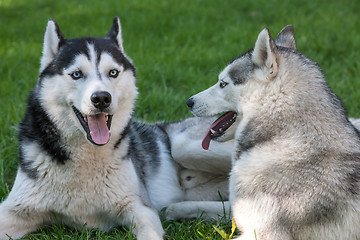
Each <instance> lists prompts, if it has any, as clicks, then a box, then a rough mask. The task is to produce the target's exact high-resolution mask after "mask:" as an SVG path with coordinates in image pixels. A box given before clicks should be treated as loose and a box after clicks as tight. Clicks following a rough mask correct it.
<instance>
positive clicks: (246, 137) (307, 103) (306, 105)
mask: <svg viewBox="0 0 360 240" xmlns="http://www.w3.org/2000/svg"><path fill="white" fill-rule="evenodd" d="M289 54H292V53H289V51H282V53H281V54H280V53H279V55H278V62H279V73H278V75H277V77H275V79H273V80H271V81H270V82H266V83H264V82H259V83H256V84H255V83H254V84H252V85H251V86H250V87H252V88H254V89H251V90H250V89H247V91H246V92H248V93H249V96H244V97H242V98H241V100H240V104H239V106H242V107H241V110H239V111H241V112H242V113H243V120H242V123H241V124H240V126H239V129H238V131H237V139H240V140H239V143H238V144H239V147H238V148H240V149H238V152H239V153H240V152H241V151H246V150H248V148H251V147H253V146H254V145H255V144H257V143H263V142H265V141H270V140H273V139H274V138H277V139H280V138H283V139H287V140H288V139H291V138H292V136H294V134H295V135H300V136H297V138H296V139H302V141H303V142H302V144H313V145H315V146H318V148H319V149H326V148H328V143H329V141H330V140H331V142H333V141H334V140H335V139H336V142H339V149H342V148H345V147H350V148H351V147H354V146H357V144H358V142H355V143H349V142H346V143H345V142H344V141H343V139H346V137H345V135H349V134H351V135H354V136H357V132H356V130H355V129H354V128H353V127H352V125H350V124H349V122H348V119H347V117H346V114H345V109H344V108H343V106H342V104H341V102H340V100H338V98H337V97H336V96H335V94H334V93H332V92H331V90H330V89H329V87H328V86H327V84H326V82H325V80H324V77H323V75H322V73H321V71H320V70H319V69H318V67H317V66H316V64H315V63H313V67H312V69H309V67H308V66H309V65H307V69H302V67H303V66H301V65H299V64H295V63H296V62H301V61H310V60H308V59H306V58H305V57H304V56H302V55H300V54H296V58H301V59H300V61H298V60H297V61H295V60H291V58H288V55H289ZM285 58H288V59H286V61H287V63H288V64H293V66H287V68H285V67H282V65H281V61H285ZM289 68H290V69H291V70H292V71H294V70H295V71H296V73H292V74H291V76H297V78H296V79H293V78H289V76H290V74H289V72H288V69H289ZM280 76H281V78H280ZM270 84H271V85H272V86H271V87H270ZM305 95H311V96H313V97H311V98H309V97H306V96H305ZM270 99H271V101H269V100H270ZM317 106H318V107H317ZM309 111H311V113H310V114H309ZM334 118H337V119H334ZM339 118H341V119H339ZM339 123H342V124H343V125H344V126H342V127H339ZM324 127H325V128H327V129H332V133H331V134H330V135H329V134H327V135H324V134H323V133H324V132H328V130H327V131H325V130H323V129H322V128H324ZM338 129H342V131H338ZM343 129H347V131H343ZM314 132H315V133H317V134H314ZM356 139H358V138H356ZM298 144H299V142H297V144H294V146H295V147H299V145H298ZM332 146H333V144H332ZM328 150H329V149H328Z"/></svg>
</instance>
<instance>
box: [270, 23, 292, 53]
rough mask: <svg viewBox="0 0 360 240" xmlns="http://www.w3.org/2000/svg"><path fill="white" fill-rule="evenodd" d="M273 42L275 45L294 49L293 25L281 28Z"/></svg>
mask: <svg viewBox="0 0 360 240" xmlns="http://www.w3.org/2000/svg"><path fill="white" fill-rule="evenodd" d="M275 44H276V45H277V46H281V47H286V48H291V49H294V50H296V42H295V36H294V27H293V26H291V25H288V26H286V27H284V28H283V30H281V31H280V33H279V34H278V35H277V36H276V38H275Z"/></svg>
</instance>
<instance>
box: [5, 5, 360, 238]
mask: <svg viewBox="0 0 360 240" xmlns="http://www.w3.org/2000/svg"><path fill="white" fill-rule="evenodd" d="M359 12H360V3H359V2H358V1H353V0H324V1H302V0H293V1H283V0H276V1H271V0H259V1H253V0H241V1H239V0H223V1H216V0H199V1H197V0H182V1H167V0H146V1H143V0H131V1H125V0H116V1H115V0H107V1H98V0H89V1H86V2H85V1H80V0H77V1H49V0H0V60H1V61H0V109H1V113H0V199H3V198H5V196H6V195H7V194H8V192H9V189H11V185H12V183H13V181H14V177H15V173H16V169H17V162H18V146H17V133H16V130H15V127H16V126H17V124H18V123H19V122H20V121H21V118H22V116H23V114H24V110H25V102H26V98H27V95H28V92H29V90H30V89H31V88H32V86H34V84H35V82H36V79H37V75H38V68H39V62H40V56H41V51H42V41H43V33H44V30H45V26H46V23H47V20H48V19H49V18H53V19H55V20H57V22H58V24H59V25H60V28H61V30H62V32H63V33H64V35H65V36H66V37H68V38H73V37H80V36H89V35H91V36H104V35H105V34H106V33H107V31H108V30H109V29H110V26H111V23H112V18H113V17H114V16H119V17H120V19H121V23H122V28H123V38H124V44H125V50H126V52H127V54H128V55H129V56H130V57H131V58H132V59H133V61H134V63H135V65H136V67H137V71H138V88H139V91H140V96H139V99H138V101H137V107H136V117H137V118H139V119H142V120H144V121H147V122H155V121H172V120H178V119H181V118H184V117H188V116H191V115H190V113H189V111H188V109H187V107H186V105H185V101H186V99H187V98H188V97H189V96H191V95H192V94H194V93H196V92H198V91H200V90H203V89H205V88H206V87H208V86H210V85H212V84H214V83H215V81H216V79H217V74H218V73H219V72H220V70H221V69H222V68H223V67H225V65H226V64H227V62H229V61H230V60H232V59H233V58H235V57H236V56H238V55H239V54H240V53H242V52H244V51H246V50H248V49H250V48H252V47H253V44H254V42H255V40H256V37H257V34H258V33H259V32H260V30H261V29H262V28H264V27H268V28H269V29H270V31H271V33H272V35H273V36H274V37H275V36H276V34H277V33H278V32H279V31H280V30H281V29H282V28H283V27H284V26H285V25H287V24H292V25H294V27H295V34H296V39H297V48H298V50H300V51H301V52H303V53H304V54H305V55H307V56H308V57H310V58H311V59H313V60H314V61H316V62H318V63H319V64H320V66H321V67H322V69H323V71H324V73H325V75H326V77H327V80H328V82H329V84H330V86H331V88H332V89H333V90H334V92H335V93H336V94H337V95H338V96H339V97H340V98H341V99H342V101H343V103H344V105H345V106H346V108H347V109H348V112H349V115H350V116H352V117H360V112H359V110H360V91H359V90H358V89H359V88H360V79H359V76H360V62H359V61H358V59H360V51H359V48H360V47H359V43H360V33H359V31H358V29H359V28H358V24H359V22H360V21H359V20H360V19H359V18H360V17H359V16H360V15H359ZM163 224H164V228H165V230H166V232H167V235H166V238H167V239H203V237H202V236H201V235H200V234H199V233H198V231H199V232H201V233H202V234H203V235H205V237H207V238H208V239H221V238H220V236H219V235H218V234H217V233H216V232H215V230H213V229H212V226H211V224H207V223H204V222H202V221H190V222H189V221H184V222H174V221H163ZM215 224H217V225H218V226H219V227H221V228H222V227H223V228H225V229H227V230H229V225H228V222H227V221H226V220H225V221H222V222H219V223H215ZM27 238H30V239H54V238H56V239H94V238H98V239H118V238H123V239H131V238H132V236H131V233H129V231H127V230H125V229H122V228H118V229H115V231H114V232H111V233H109V234H105V233H102V232H100V231H98V230H93V231H86V230H84V231H74V230H71V229H67V228H64V227H62V226H50V227H48V228H45V229H44V230H42V231H39V232H38V233H35V234H31V235H29V236H28V237H27Z"/></svg>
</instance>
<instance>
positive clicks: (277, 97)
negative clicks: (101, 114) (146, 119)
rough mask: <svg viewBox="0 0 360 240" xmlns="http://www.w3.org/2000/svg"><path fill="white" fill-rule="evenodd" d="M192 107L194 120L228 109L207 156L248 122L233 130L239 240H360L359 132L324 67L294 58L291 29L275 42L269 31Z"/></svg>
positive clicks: (193, 99)
mask: <svg viewBox="0 0 360 240" xmlns="http://www.w3.org/2000/svg"><path fill="white" fill-rule="evenodd" d="M187 104H188V105H189V107H190V108H191V110H192V112H193V113H194V115H196V116H213V115H215V114H219V113H222V112H224V111H227V113H226V114H225V115H223V116H222V117H221V118H220V119H219V120H218V121H217V123H218V124H214V125H213V126H212V130H210V131H209V134H208V135H207V137H206V138H205V139H204V142H203V143H204V144H203V146H204V147H205V148H206V147H208V145H209V142H210V140H211V139H216V137H217V136H218V135H221V132H223V131H225V130H226V128H227V127H228V126H230V125H231V122H230V123H229V122H228V121H227V120H230V119H232V118H233V117H234V116H236V115H239V116H241V117H242V118H241V121H236V122H237V123H236V126H235V129H234V127H233V126H234V125H233V126H231V129H229V130H230V131H232V133H234V134H235V145H234V146H235V147H234V151H233V156H232V159H233V160H232V161H233V167H232V170H231V175H230V187H229V189H230V190H229V191H230V202H231V207H232V213H233V216H234V218H235V221H236V224H237V226H238V227H239V229H240V230H241V231H242V235H241V236H240V237H239V239H255V235H256V237H257V239H260V240H270V239H271V240H274V239H281V240H286V239H360V228H359V225H360V195H359V194H360V188H359V181H360V137H359V132H358V131H357V129H355V127H354V126H353V125H352V124H351V123H350V122H349V119H348V118H347V116H346V113H345V112H346V111H345V109H344V108H343V106H342V104H341V102H340V100H339V99H338V98H337V97H336V96H335V94H334V93H333V92H332V91H331V90H330V89H329V87H328V85H327V83H326V81H325V80H324V76H323V74H322V73H321V71H320V70H319V68H318V66H317V64H316V63H314V62H312V61H311V60H309V59H308V58H306V57H305V56H304V55H302V54H301V53H299V52H298V51H296V45H295V38H294V31H293V27H292V26H287V27H285V28H284V29H283V30H282V31H281V32H280V33H279V35H278V36H277V37H276V39H275V41H274V40H272V38H271V37H270V33H269V31H268V30H267V29H264V30H263V31H261V32H260V34H259V36H258V38H257V41H256V43H255V47H254V49H253V50H250V51H248V52H246V53H244V54H243V55H241V56H240V57H238V58H237V59H235V60H234V61H232V62H231V63H230V64H229V65H228V66H227V67H226V68H225V69H224V70H223V71H222V72H221V73H220V75H219V80H218V83H217V84H216V85H214V86H212V87H210V88H209V89H207V90H205V91H203V92H201V93H198V94H197V95H194V96H193V97H191V98H189V99H188V101H187ZM354 124H357V125H359V124H358V121H357V120H356V121H354ZM219 125H220V126H219ZM229 134H230V133H229Z"/></svg>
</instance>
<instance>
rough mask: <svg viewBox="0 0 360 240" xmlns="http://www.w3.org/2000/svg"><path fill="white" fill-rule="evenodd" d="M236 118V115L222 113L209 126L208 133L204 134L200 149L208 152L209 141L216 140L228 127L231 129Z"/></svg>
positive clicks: (233, 113)
mask: <svg viewBox="0 0 360 240" xmlns="http://www.w3.org/2000/svg"><path fill="white" fill-rule="evenodd" d="M236 117H237V113H235V112H232V111H230V112H226V113H224V114H223V115H221V116H220V117H219V118H218V119H216V120H215V122H214V123H213V124H211V126H210V127H209V129H208V131H207V132H206V135H205V137H204V139H203V141H202V144H201V145H202V148H203V149H204V150H208V149H209V145H210V141H211V140H212V139H216V138H218V137H220V136H222V135H223V134H224V133H225V131H226V130H227V129H228V128H229V127H231V125H232V124H233V123H234V122H235V120H236Z"/></svg>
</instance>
